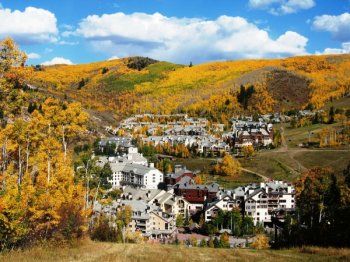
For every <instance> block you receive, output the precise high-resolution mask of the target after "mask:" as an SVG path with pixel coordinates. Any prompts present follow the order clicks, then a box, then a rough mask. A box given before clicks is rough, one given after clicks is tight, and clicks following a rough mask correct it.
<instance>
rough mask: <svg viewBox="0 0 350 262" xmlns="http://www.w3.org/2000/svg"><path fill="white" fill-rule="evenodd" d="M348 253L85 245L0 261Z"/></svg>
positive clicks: (298, 257) (335, 256)
mask: <svg viewBox="0 0 350 262" xmlns="http://www.w3.org/2000/svg"><path fill="white" fill-rule="evenodd" d="M349 257H350V249H333V248H316V247H305V248H301V249H291V250H280V251H274V250H259V251H257V250H251V249H245V250H243V249H236V250H232V249H231V250H230V249H210V248H188V247H185V246H171V245H149V244H138V245H136V244H135V245H134V244H127V245H123V244H114V243H97V242H91V241H88V242H86V243H84V244H81V245H76V246H71V247H53V246H51V247H48V246H46V247H35V248H32V249H29V250H24V251H12V252H8V253H3V254H0V261H21V262H22V261H23V262H32V261H106V262H108V261H126V262H127V261H152V262H158V261H159V262H163V261H164V262H166V261H179V262H180V261H191V262H192V261H193V262H196V261H274V262H279V261H349Z"/></svg>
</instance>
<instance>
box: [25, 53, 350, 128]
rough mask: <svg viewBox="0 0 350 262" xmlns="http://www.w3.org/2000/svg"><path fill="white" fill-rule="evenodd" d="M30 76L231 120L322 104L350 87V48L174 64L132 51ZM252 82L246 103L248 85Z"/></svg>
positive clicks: (90, 98)
mask: <svg viewBox="0 0 350 262" xmlns="http://www.w3.org/2000/svg"><path fill="white" fill-rule="evenodd" d="M35 69H36V70H35V72H34V74H33V77H32V80H31V82H32V83H33V84H35V85H37V86H39V87H42V88H45V89H47V90H48V91H49V92H51V93H54V94H57V95H62V96H63V94H65V95H66V97H69V98H72V99H74V100H77V101H80V102H81V103H82V104H83V105H84V106H85V107H88V108H91V109H95V110H98V111H110V112H112V113H113V114H114V117H115V118H117V119H118V118H120V117H122V116H125V115H129V114H132V113H137V112H161V113H171V112H179V111H182V112H183V111H185V112H190V113H192V114H195V115H204V114H205V115H207V116H208V117H209V118H210V117H211V118H213V119H214V120H219V121H222V122H226V121H227V119H228V118H229V117H230V116H231V115H232V114H236V113H240V112H242V110H245V111H246V112H250V113H254V112H259V113H266V112H269V111H288V110H291V109H299V108H303V107H306V106H309V107H310V106H311V107H314V108H320V107H322V106H323V105H324V104H325V103H326V102H327V101H329V100H331V99H337V98H339V97H341V96H344V95H346V94H348V93H349V89H350V55H337V56H305V57H293V58H287V59H275V60H244V61H227V62H213V63H207V64H200V65H194V66H192V65H190V66H184V65H175V64H171V63H168V62H157V61H154V60H151V59H147V58H140V57H132V58H125V59H120V60H112V61H105V62H99V63H92V64H86V65H59V66H58V65H57V66H49V67H37V68H35ZM242 85H243V86H244V87H245V88H249V87H250V86H253V87H254V88H253V92H252V94H251V96H250V97H249V99H248V101H247V103H246V104H245V105H242V103H239V101H237V94H238V92H239V90H240V88H241V86H242Z"/></svg>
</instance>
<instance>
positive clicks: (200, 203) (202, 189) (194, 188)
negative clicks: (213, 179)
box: [173, 176, 219, 214]
mask: <svg viewBox="0 0 350 262" xmlns="http://www.w3.org/2000/svg"><path fill="white" fill-rule="evenodd" d="M173 190H174V194H175V195H177V196H182V197H183V198H184V199H186V200H187V201H188V202H189V203H190V206H189V211H190V213H191V214H194V213H197V212H198V211H201V210H203V208H204V206H205V204H206V203H210V202H213V201H215V200H216V199H217V195H216V194H217V192H218V191H219V185H218V184H216V183H212V184H210V185H197V184H195V183H194V181H193V179H192V178H190V177H188V176H185V177H183V178H182V179H181V180H180V182H179V183H177V184H176V185H175V186H174V187H173Z"/></svg>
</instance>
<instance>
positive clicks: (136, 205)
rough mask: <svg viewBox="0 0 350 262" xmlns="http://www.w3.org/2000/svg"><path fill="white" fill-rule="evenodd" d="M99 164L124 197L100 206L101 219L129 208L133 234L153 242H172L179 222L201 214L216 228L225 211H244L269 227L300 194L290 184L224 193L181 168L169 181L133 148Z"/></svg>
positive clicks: (97, 208) (97, 211)
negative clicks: (108, 171)
mask: <svg viewBox="0 0 350 262" xmlns="http://www.w3.org/2000/svg"><path fill="white" fill-rule="evenodd" d="M97 163H98V165H100V166H103V165H105V164H106V163H109V165H110V167H111V169H112V172H113V174H112V177H111V178H110V180H109V182H110V183H111V184H112V187H113V188H119V189H122V192H123V193H122V195H121V197H120V198H119V199H117V200H115V201H113V203H112V205H111V206H102V205H100V204H98V203H96V204H95V205H94V212H95V214H97V215H98V214H100V213H108V214H109V215H112V216H113V215H115V214H116V212H118V209H119V208H120V207H122V206H126V205H128V206H130V207H131V209H132V211H133V213H132V222H131V223H130V224H129V229H130V230H131V231H132V232H134V231H137V230H138V231H140V232H142V234H143V235H144V236H147V237H153V238H159V237H161V238H163V237H168V236H171V235H172V234H173V233H174V232H175V231H176V218H177V217H178V216H182V217H183V218H184V219H189V218H190V217H191V216H193V215H195V214H198V212H201V213H203V214H204V219H205V222H210V221H211V220H212V219H213V218H214V217H215V216H216V215H217V214H218V212H219V210H222V211H231V210H232V209H234V208H239V209H240V210H241V212H242V214H244V215H246V216H251V217H252V218H253V221H254V224H255V225H256V224H258V223H262V224H264V225H268V224H270V223H271V222H272V221H271V217H272V214H273V212H276V211H278V210H283V211H286V212H289V211H293V209H294V208H295V190H294V187H293V185H292V184H290V183H286V182H282V181H271V182H264V183H259V184H249V185H246V186H241V187H238V188H235V189H232V190H224V189H223V188H221V187H220V186H219V185H218V184H216V183H212V184H207V185H199V184H196V183H195V181H194V177H195V175H194V174H193V172H192V171H190V170H188V169H187V168H185V167H183V166H181V165H176V166H175V170H174V172H173V173H171V174H169V175H166V176H165V175H163V174H162V172H160V171H159V170H157V169H156V168H154V166H153V165H152V164H148V163H147V159H146V158H144V157H143V156H142V154H140V153H138V152H137V149H136V148H133V147H129V148H128V153H127V154H125V155H122V156H119V157H100V158H99V159H98V160H97Z"/></svg>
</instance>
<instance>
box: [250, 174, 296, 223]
mask: <svg viewBox="0 0 350 262" xmlns="http://www.w3.org/2000/svg"><path fill="white" fill-rule="evenodd" d="M247 193H248V194H247V195H246V199H245V205H244V211H245V213H246V214H247V215H248V216H251V217H252V218H253V220H254V224H257V223H264V224H266V223H271V222H272V221H271V215H272V212H274V211H277V210H285V211H290V210H293V209H295V190H294V186H293V185H292V184H290V183H285V182H282V181H272V182H267V183H261V184H260V187H258V188H250V189H249V190H248V191H247Z"/></svg>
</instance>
